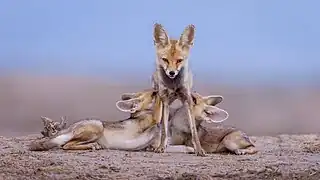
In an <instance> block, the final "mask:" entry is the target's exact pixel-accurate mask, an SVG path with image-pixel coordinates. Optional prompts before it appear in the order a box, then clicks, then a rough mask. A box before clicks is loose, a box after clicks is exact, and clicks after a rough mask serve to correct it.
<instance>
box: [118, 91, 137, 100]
mask: <svg viewBox="0 0 320 180" xmlns="http://www.w3.org/2000/svg"><path fill="white" fill-rule="evenodd" d="M136 97H137V94H136V93H123V94H122V95H121V100H124V101H126V100H130V99H133V98H136Z"/></svg>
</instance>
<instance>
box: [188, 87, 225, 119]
mask: <svg viewBox="0 0 320 180" xmlns="http://www.w3.org/2000/svg"><path fill="white" fill-rule="evenodd" d="M191 96H192V99H193V103H194V104H193V112H194V115H195V118H196V119H198V120H204V121H207V122H215V123H219V122H222V121H225V120H226V119H227V118H228V117H229V114H228V112H227V111H225V110H223V109H220V108H218V107H216V105H217V104H219V103H221V102H222V101H223V97H222V96H219V95H216V96H213V95H211V96H201V95H200V94H199V93H196V92H193V93H191Z"/></svg>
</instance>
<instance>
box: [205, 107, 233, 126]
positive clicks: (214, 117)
mask: <svg viewBox="0 0 320 180" xmlns="http://www.w3.org/2000/svg"><path fill="white" fill-rule="evenodd" d="M204 112H205V120H206V121H207V122H215V123H219V122H223V121H225V120H226V119H228V117H229V114H228V112H227V111H225V110H223V109H220V108H218V107H215V106H207V107H206V108H205V110H204Z"/></svg>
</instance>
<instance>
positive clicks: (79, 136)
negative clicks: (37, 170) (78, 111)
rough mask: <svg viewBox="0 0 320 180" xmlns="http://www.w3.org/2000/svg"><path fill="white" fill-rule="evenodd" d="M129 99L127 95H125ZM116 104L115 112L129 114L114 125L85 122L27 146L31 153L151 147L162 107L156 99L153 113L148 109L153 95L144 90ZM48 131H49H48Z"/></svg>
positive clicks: (154, 92)
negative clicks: (58, 150)
mask: <svg viewBox="0 0 320 180" xmlns="http://www.w3.org/2000/svg"><path fill="white" fill-rule="evenodd" d="M128 94H129V95H130V93H128ZM128 94H124V97H123V99H126V100H121V101H118V102H117V103H116V106H117V108H118V109H120V110H121V111H124V112H130V117H129V118H128V119H124V120H121V121H117V122H106V121H100V120H97V119H85V120H81V121H79V122H76V123H74V124H72V125H71V126H70V127H69V128H67V129H63V130H61V131H59V132H58V133H56V135H54V136H51V137H50V138H49V139H48V140H47V139H45V140H43V141H35V142H33V143H31V145H30V147H29V149H30V150H31V151H40V150H49V149H51V148H54V147H59V146H62V149H64V150H86V149H102V148H103V149H106V148H108V149H119V150H140V149H144V148H145V147H147V146H148V145H149V144H151V143H152V141H153V139H154V137H155V135H156V134H157V131H159V130H160V128H159V127H157V122H158V121H159V120H158V119H159V118H161V114H160V112H162V106H159V105H157V103H158V104H159V101H160V99H159V98H156V102H155V105H154V106H155V107H156V108H154V109H155V110H159V111H153V109H152V108H151V109H150V104H152V102H153V100H154V97H155V96H156V94H157V92H156V91H153V90H151V91H150V90H146V91H143V92H139V93H134V97H132V96H131V98H128ZM50 130H51V129H50Z"/></svg>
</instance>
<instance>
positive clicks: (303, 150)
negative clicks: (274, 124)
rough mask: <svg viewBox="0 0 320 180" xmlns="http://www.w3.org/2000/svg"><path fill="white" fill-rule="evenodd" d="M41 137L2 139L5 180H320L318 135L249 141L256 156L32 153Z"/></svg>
mask: <svg viewBox="0 0 320 180" xmlns="http://www.w3.org/2000/svg"><path fill="white" fill-rule="evenodd" d="M38 138H40V135H30V136H23V137H15V138H6V137H1V138H0V140H1V141H0V149H1V152H0V157H1V161H0V169H1V172H0V178H1V179H7V180H10V179H25V180H28V179H155V180H160V179H167V180H169V179H172V180H173V179H177V180H178V179H179V180H182V179H190V180H191V179H309V180H312V179H315V180H318V179H320V135H316V134H312V135H279V136H274V137H271V136H261V137H251V138H252V140H253V142H255V144H256V146H257V147H258V149H259V150H260V152H259V153H257V154H255V155H241V156H236V155H232V154H210V155H208V156H207V157H197V156H195V155H194V154H181V153H171V154H169V153H164V154H156V153H152V152H128V151H117V150H98V151H63V150H59V149H58V150H50V151H45V152H31V151H28V150H27V147H28V144H29V143H30V141H32V140H35V139H38Z"/></svg>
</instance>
